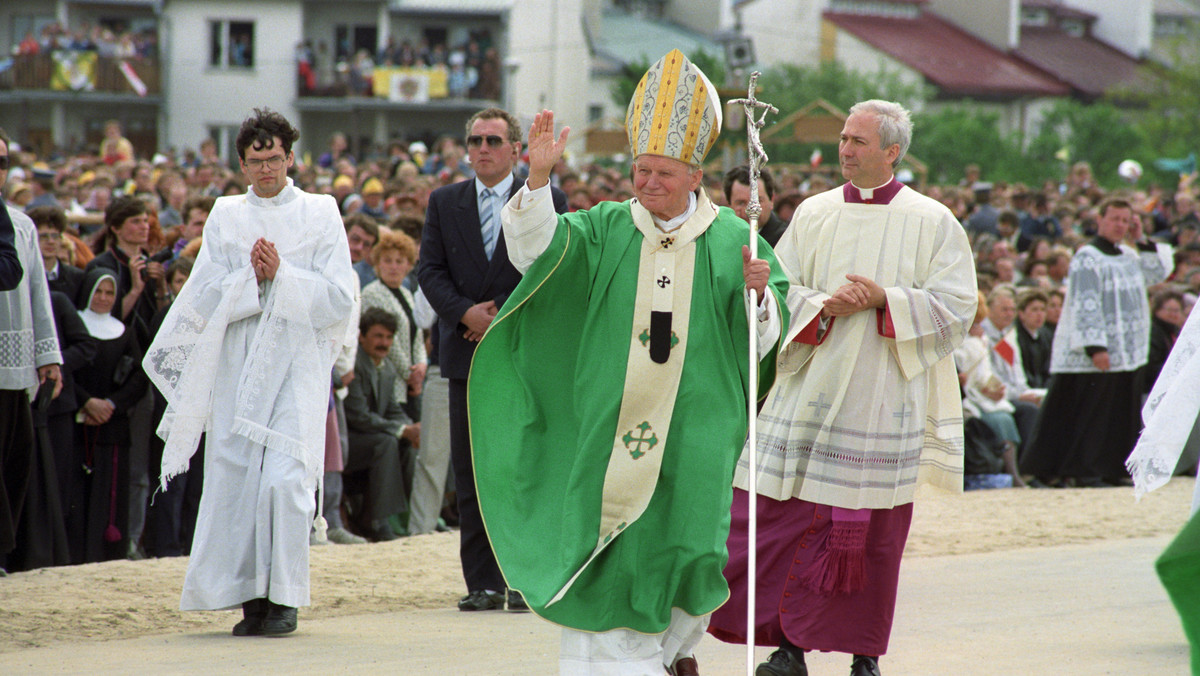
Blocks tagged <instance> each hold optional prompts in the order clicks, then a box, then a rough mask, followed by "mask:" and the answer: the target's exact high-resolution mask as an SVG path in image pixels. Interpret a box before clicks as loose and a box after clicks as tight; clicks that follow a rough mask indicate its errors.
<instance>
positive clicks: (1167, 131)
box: [1114, 36, 1200, 157]
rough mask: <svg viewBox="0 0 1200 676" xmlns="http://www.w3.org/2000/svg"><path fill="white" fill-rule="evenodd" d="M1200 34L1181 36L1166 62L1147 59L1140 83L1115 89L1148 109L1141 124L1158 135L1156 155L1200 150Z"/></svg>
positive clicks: (1181, 154) (1146, 133) (1148, 136)
mask: <svg viewBox="0 0 1200 676" xmlns="http://www.w3.org/2000/svg"><path fill="white" fill-rule="evenodd" d="M1195 37H1196V36H1190V37H1189V38H1188V39H1180V40H1177V41H1176V42H1175V43H1174V44H1173V45H1172V46H1171V47H1170V48H1169V49H1168V54H1167V57H1166V61H1167V62H1168V63H1169V64H1171V65H1169V66H1168V65H1164V64H1163V63H1160V62H1158V61H1156V60H1154V59H1147V60H1146V65H1145V66H1144V67H1143V71H1142V78H1141V79H1140V82H1139V86H1137V87H1132V88H1126V89H1123V90H1121V91H1117V92H1114V95H1116V96H1119V97H1120V98H1121V99H1122V100H1128V101H1130V102H1132V103H1134V104H1136V105H1138V106H1139V107H1142V108H1143V109H1144V110H1145V114H1144V115H1142V116H1140V119H1138V121H1137V126H1138V127H1139V128H1140V130H1141V131H1142V132H1143V134H1144V138H1146V139H1154V146H1155V147H1154V151H1155V156H1156V157H1184V156H1186V155H1187V154H1188V153H1192V152H1197V151H1198V150H1200V115H1197V114H1196V111H1197V110H1200V49H1197V47H1196V40H1195Z"/></svg>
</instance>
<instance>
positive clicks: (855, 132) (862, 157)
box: [838, 113, 900, 188]
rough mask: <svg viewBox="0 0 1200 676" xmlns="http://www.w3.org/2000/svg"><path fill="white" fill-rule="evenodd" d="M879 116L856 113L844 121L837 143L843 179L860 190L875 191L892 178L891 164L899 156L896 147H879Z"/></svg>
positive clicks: (898, 149)
mask: <svg viewBox="0 0 1200 676" xmlns="http://www.w3.org/2000/svg"><path fill="white" fill-rule="evenodd" d="M879 144H880V141H879V117H878V116H877V115H876V114H875V113H855V114H853V115H851V116H850V117H848V118H846V124H845V126H843V127H842V136H841V141H840V142H838V161H839V162H840V163H841V166H842V176H843V177H844V178H845V179H846V180H848V181H850V182H851V183H853V184H854V185H855V186H856V187H859V188H877V187H879V186H881V185H883V184H884V183H886V182H887V181H888V180H889V179H890V178H891V177H892V162H893V161H894V160H895V159H896V157H897V156H898V155H899V154H900V146H899V144H895V143H893V144H892V145H890V146H888V147H887V148H881V147H879Z"/></svg>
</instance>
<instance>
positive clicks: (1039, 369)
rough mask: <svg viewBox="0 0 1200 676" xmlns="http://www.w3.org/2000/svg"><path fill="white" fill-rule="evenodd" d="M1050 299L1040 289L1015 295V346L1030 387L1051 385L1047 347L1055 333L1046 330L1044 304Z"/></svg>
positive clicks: (1026, 290) (1048, 350) (1052, 341)
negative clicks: (1019, 354)
mask: <svg viewBox="0 0 1200 676" xmlns="http://www.w3.org/2000/svg"><path fill="white" fill-rule="evenodd" d="M1048 302H1049V298H1048V297H1047V296H1046V293H1045V292H1044V291H1042V290H1041V289H1036V288H1033V289H1025V290H1024V291H1022V292H1021V294H1020V295H1018V296H1017V322H1016V326H1015V330H1016V333H1017V347H1018V348H1019V352H1020V353H1021V367H1022V369H1023V370H1024V371H1025V382H1026V384H1027V385H1029V386H1030V387H1032V388H1041V389H1045V388H1046V387H1047V386H1049V384H1050V348H1051V346H1052V344H1053V343H1054V332H1053V331H1051V330H1050V329H1048V328H1047V327H1046V304H1047V303H1048Z"/></svg>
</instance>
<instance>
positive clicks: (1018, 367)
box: [980, 284, 1046, 450]
mask: <svg viewBox="0 0 1200 676" xmlns="http://www.w3.org/2000/svg"><path fill="white" fill-rule="evenodd" d="M987 300H988V316H987V319H984V320H983V321H982V322H981V323H980V326H981V327H983V333H984V335H985V336H986V337H987V339H988V343H989V345H990V347H991V353H990V354H991V361H992V371H993V372H994V373H995V374H996V377H997V378H999V379H1000V382H1002V383H1004V392H1005V394H1004V396H1005V397H1006V398H1007V399H1008V400H1009V401H1010V402H1012V405H1013V408H1014V409H1016V410H1015V411H1014V412H1013V419H1014V420H1016V421H1017V428H1018V429H1019V430H1020V431H1021V439H1022V445H1024V444H1026V443H1028V441H1029V439H1030V438H1032V437H1033V427H1034V425H1035V424H1037V416H1038V407H1039V406H1040V405H1041V403H1042V397H1044V396H1046V390H1045V389H1035V388H1032V387H1030V386H1029V383H1028V381H1026V380H1025V368H1024V367H1023V366H1022V358H1021V346H1020V343H1019V341H1018V340H1017V332H1016V325H1015V323H1014V321H1013V320H1015V319H1016V318H1017V300H1016V294H1015V293H1014V292H1013V288H1012V287H1011V286H1007V285H1003V284H1002V285H1000V286H997V287H996V288H994V289H992V291H991V292H990V293H988V295H987ZM1022 450H1023V449H1022Z"/></svg>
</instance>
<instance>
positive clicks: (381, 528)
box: [367, 521, 400, 542]
mask: <svg viewBox="0 0 1200 676" xmlns="http://www.w3.org/2000/svg"><path fill="white" fill-rule="evenodd" d="M367 535H368V536H370V538H371V540H373V541H375V542H391V541H392V540H396V539H399V538H400V536H399V535H396V533H395V532H394V531H393V530H392V527H391V526H389V525H388V523H387V521H384V522H382V523H380V524H379V525H378V526H375V527H374V528H372V529H371V532H370V533H368V534H367Z"/></svg>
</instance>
